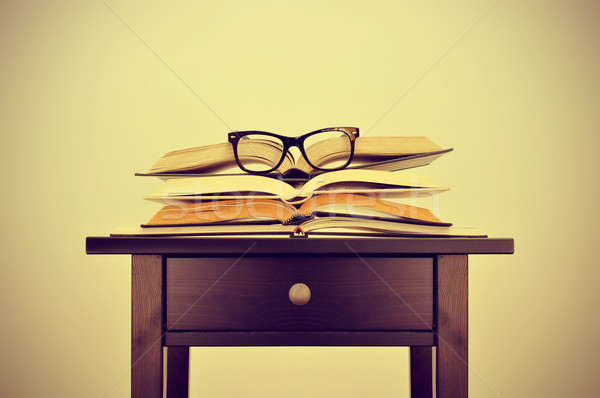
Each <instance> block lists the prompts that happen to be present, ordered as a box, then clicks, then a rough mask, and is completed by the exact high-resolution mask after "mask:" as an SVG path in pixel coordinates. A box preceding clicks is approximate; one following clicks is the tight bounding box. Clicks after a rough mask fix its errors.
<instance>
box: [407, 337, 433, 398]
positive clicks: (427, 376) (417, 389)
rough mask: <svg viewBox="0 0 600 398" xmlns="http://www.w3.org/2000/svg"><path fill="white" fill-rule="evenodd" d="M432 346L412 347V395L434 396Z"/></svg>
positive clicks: (416, 397)
mask: <svg viewBox="0 0 600 398" xmlns="http://www.w3.org/2000/svg"><path fill="white" fill-rule="evenodd" d="M432 355H433V352H432V348H431V347H410V392H411V394H410V397H411V398H433V369H432V362H433V357H432Z"/></svg>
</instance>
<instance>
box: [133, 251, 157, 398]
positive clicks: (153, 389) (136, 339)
mask: <svg viewBox="0 0 600 398" xmlns="http://www.w3.org/2000/svg"><path fill="white" fill-rule="evenodd" d="M162 275H163V261H162V257H161V256H145V255H135V256H133V260H132V272H131V396H132V397H133V398H162V393H163V369H162V368H163V348H162V333H163V312H162V303H163V278H162Z"/></svg>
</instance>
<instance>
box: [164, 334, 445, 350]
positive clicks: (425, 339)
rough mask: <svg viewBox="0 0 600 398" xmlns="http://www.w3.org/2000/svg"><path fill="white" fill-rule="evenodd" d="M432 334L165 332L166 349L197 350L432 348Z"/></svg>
mask: <svg viewBox="0 0 600 398" xmlns="http://www.w3.org/2000/svg"><path fill="white" fill-rule="evenodd" d="M434 340H435V339H434V334H433V332H343V331H335V332H333V331H332V332H224V331H221V332H168V333H167V334H166V335H165V345H167V346H169V347H171V346H196V347H253V346H261V347H284V346H285V347H289V346H298V347H299V346H315V347H340V346H343V347H351V346H360V347H405V346H411V345H419V346H433V344H434Z"/></svg>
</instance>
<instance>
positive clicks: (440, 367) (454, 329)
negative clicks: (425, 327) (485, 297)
mask: <svg viewBox="0 0 600 398" xmlns="http://www.w3.org/2000/svg"><path fill="white" fill-rule="evenodd" d="M468 283H469V281H468V263H467V256H466V255H440V256H437V323H436V332H437V350H436V353H437V357H436V367H437V372H436V382H437V396H438V397H439V398H466V397H467V396H468V394H469V378H468V376H469V365H468V361H469V348H468V344H469V339H468V300H469V291H468Z"/></svg>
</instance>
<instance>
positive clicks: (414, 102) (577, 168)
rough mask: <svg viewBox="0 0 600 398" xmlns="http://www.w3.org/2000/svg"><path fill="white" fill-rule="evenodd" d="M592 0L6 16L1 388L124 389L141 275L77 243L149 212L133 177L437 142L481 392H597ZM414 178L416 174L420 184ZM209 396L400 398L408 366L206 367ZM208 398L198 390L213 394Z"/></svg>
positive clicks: (391, 355) (289, 359)
mask: <svg viewBox="0 0 600 398" xmlns="http://www.w3.org/2000/svg"><path fill="white" fill-rule="evenodd" d="M598 11H599V9H598V3H597V2H594V1H583V0H580V1H571V2H566V1H563V2H559V1H550V2H548V1H539V0H532V1H515V0H500V1H497V2H493V0H489V1H467V0H464V1H455V2H432V1H421V2H408V1H405V2H400V1H382V0H373V1H368V2H367V1H312V0H308V1H303V2H292V1H253V2H249V1H248V2H243V1H229V2H219V1H199V2H184V1H181V2H171V3H169V2H159V1H145V2H141V1H137V2H136V1H120V0H105V1H87V2H82V1H67V0H60V1H53V2H44V1H4V2H2V3H0V57H1V58H0V101H1V102H0V133H1V145H0V167H1V170H2V191H3V194H2V199H1V200H2V206H1V207H0V212H1V213H2V217H1V220H2V221H1V222H2V224H1V225H2V227H1V231H2V232H1V234H2V239H0V245H1V246H0V249H1V253H2V257H1V258H2V260H1V261H2V268H1V269H2V273H1V275H2V276H1V278H0V306H1V307H0V308H1V311H2V327H1V329H0V341H1V343H0V348H1V351H0V354H1V361H0V363H1V365H0V366H1V368H0V391H1V393H0V394H1V395H2V396H6V397H126V396H128V394H129V380H130V379H129V373H128V368H129V344H130V340H129V339H130V324H129V316H130V313H129V300H130V299H129V284H130V274H129V261H130V260H129V258H128V257H127V256H86V255H85V251H84V239H85V237H86V236H88V235H106V234H108V233H109V232H110V231H111V230H112V229H113V228H114V227H117V226H135V225H137V224H139V223H141V222H144V221H147V220H148V219H149V218H150V217H151V216H152V215H153V214H154V212H155V211H156V210H157V207H156V205H155V204H152V203H149V202H148V203H146V202H144V201H143V200H142V196H144V195H145V194H148V193H150V192H151V191H152V190H153V189H154V188H156V187H157V186H158V185H159V182H158V180H156V181H155V180H153V179H144V178H141V177H134V175H133V174H134V173H135V172H142V171H145V170H146V169H147V168H149V167H150V166H151V164H152V163H153V162H154V160H156V159H157V158H158V157H159V156H161V155H162V154H163V153H165V152H167V151H170V150H175V149H181V148H187V147H192V146H198V145H205V144H210V143H217V142H223V141H224V140H225V134H226V133H227V132H228V131H229V129H238V130H244V129H264V130H271V131H275V132H281V133H288V134H290V135H294V134H300V133H303V132H306V131H310V130H314V129H317V128H321V127H326V126H335V125H352V126H358V127H360V128H361V133H362V134H363V135H364V134H367V135H369V136H377V135H426V136H428V137H429V138H431V139H433V140H434V141H435V142H437V143H439V144H440V145H441V146H443V147H453V148H455V151H454V152H452V153H451V154H449V155H446V156H445V157H444V158H442V159H440V160H438V161H437V162H436V163H434V164H432V165H431V166H428V167H426V168H423V169H420V170H418V172H419V173H422V174H427V175H429V176H431V177H432V178H433V179H434V180H435V181H437V182H439V183H440V184H442V185H448V186H450V187H451V188H452V190H451V191H450V192H447V193H444V194H443V195H442V196H441V197H440V217H442V218H443V219H446V220H449V221H452V222H454V223H455V224H460V225H477V226H480V227H482V228H483V229H484V230H485V231H487V232H488V234H489V235H490V236H494V237H514V238H515V241H516V253H515V255H513V256H472V257H471V259H470V264H471V268H470V287H471V290H470V300H471V301H470V314H469V315H470V356H469V360H470V366H471V370H472V372H471V373H470V383H469V386H470V391H471V394H472V396H473V397H484V398H485V397H490V398H493V397H501V398H509V397H545V398H551V397H557V398H558V397H565V396H576V397H593V396H596V394H597V392H598V391H599V390H600V381H599V380H600V379H599V378H598V377H597V358H598V357H599V356H600V349H599V345H598V344H597V340H598V337H599V336H600V321H599V318H598V316H597V311H598V305H599V303H600V293H598V288H597V283H598V282H597V281H598V278H599V277H600V271H599V267H598V260H597V258H596V254H597V245H598V232H597V231H598V228H597V224H598V221H600V220H599V214H598V206H597V201H598V171H599V166H600V164H599V161H598V147H599V145H598V144H599V143H600V140H599V139H598V126H599V123H598V122H599V121H600V120H599V116H598V109H599V107H598V105H599V102H598V92H599V89H600V87H599V84H598V79H597V77H598V75H597V74H598V70H599V69H600V64H599V45H598V37H599V33H600V32H599V28H598V24H597V15H598ZM415 172H417V171H415ZM192 362H193V364H192V387H191V388H192V395H193V396H194V397H200V396H208V397H211V398H214V397H242V396H243V397H265V396H266V397H275V396H284V395H285V396H288V397H304V396H316V397H329V396H345V397H349V398H350V397H356V398H358V397H392V396H393V397H396V396H407V393H408V384H407V382H408V381H407V378H406V374H405V371H406V369H407V356H406V350H405V349H402V348H394V349H368V348H365V349H363V348H360V349H344V348H339V349H330V348H320V349H317V348H278V349H262V350H259V349H253V348H247V349H195V350H194V352H193V358H192ZM202 394H204V395H202Z"/></svg>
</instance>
